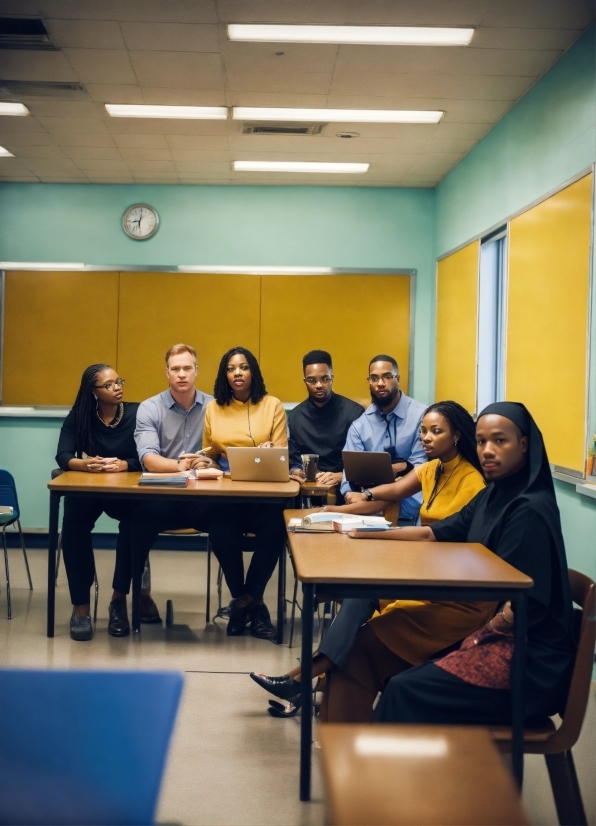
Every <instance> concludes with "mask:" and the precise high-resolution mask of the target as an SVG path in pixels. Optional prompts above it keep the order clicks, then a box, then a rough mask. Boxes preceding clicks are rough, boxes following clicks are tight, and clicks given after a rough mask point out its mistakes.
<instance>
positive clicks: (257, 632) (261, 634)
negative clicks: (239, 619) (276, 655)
mask: <svg viewBox="0 0 596 826" xmlns="http://www.w3.org/2000/svg"><path fill="white" fill-rule="evenodd" d="M250 633H251V634H252V635H253V637H258V638H259V639H260V640H273V639H275V628H274V627H273V623H272V622H271V617H270V616H269V610H268V608H267V606H266V605H264V604H261V605H251V607H250Z"/></svg>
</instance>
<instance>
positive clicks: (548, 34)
mask: <svg viewBox="0 0 596 826" xmlns="http://www.w3.org/2000/svg"><path fill="white" fill-rule="evenodd" d="M581 33H582V31H581V29H512V28H508V29H506V28H502V29H497V28H488V27H484V26H482V27H481V28H480V29H478V30H477V31H476V33H475V35H474V40H473V44H474V48H475V49H550V50H556V51H565V49H568V48H569V47H570V46H571V45H572V44H573V43H575V41H576V40H577V38H578V37H579V36H580V35H581Z"/></svg>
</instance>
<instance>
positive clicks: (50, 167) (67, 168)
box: [23, 158, 81, 176]
mask: <svg viewBox="0 0 596 826" xmlns="http://www.w3.org/2000/svg"><path fill="white" fill-rule="evenodd" d="M23 164H24V165H26V166H27V168H28V169H30V170H31V172H34V173H35V174H36V175H75V176H77V175H80V174H81V170H80V169H79V168H78V167H77V166H75V164H74V163H73V162H72V161H70V160H67V159H65V160H62V161H56V160H52V159H51V158H47V159H46V158H31V159H24V160H23Z"/></svg>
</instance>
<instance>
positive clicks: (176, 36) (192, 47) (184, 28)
mask: <svg viewBox="0 0 596 826" xmlns="http://www.w3.org/2000/svg"><path fill="white" fill-rule="evenodd" d="M120 28H121V30H122V36H123V37H124V41H125V43H126V48H127V49H131V50H132V51H143V50H150V51H159V52H219V37H218V28H217V26H215V25H212V26H199V25H196V24H191V23H141V22H136V23H121V24H120Z"/></svg>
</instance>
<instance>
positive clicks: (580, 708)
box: [548, 568, 596, 753]
mask: <svg viewBox="0 0 596 826" xmlns="http://www.w3.org/2000/svg"><path fill="white" fill-rule="evenodd" d="M569 584H570V586H571V598H572V600H573V601H574V602H575V604H576V605H579V606H580V608H581V609H582V616H581V625H580V632H579V640H578V644H577V651H576V654H575V664H574V666H573V673H572V676H571V683H570V685H569V693H568V695H567V703H566V706H565V715H564V717H563V723H562V725H561V726H560V727H559V728H558V729H557V731H556V732H555V734H553V736H552V737H551V738H550V740H549V741H548V746H549V748H548V751H549V752H552V753H556V752H560V751H568V750H569V749H570V748H571V747H572V746H573V745H575V743H576V742H577V740H578V737H579V735H580V732H581V728H582V724H583V721H584V716H585V714H586V707H587V704H588V697H589V695H590V684H591V681H592V669H593V666H594V644H595V643H596V617H595V616H594V614H595V612H596V587H595V585H594V582H593V581H592V580H591V579H590V578H589V577H587V576H585V574H580V573H579V571H574V570H572V569H571V568H570V569H569Z"/></svg>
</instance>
